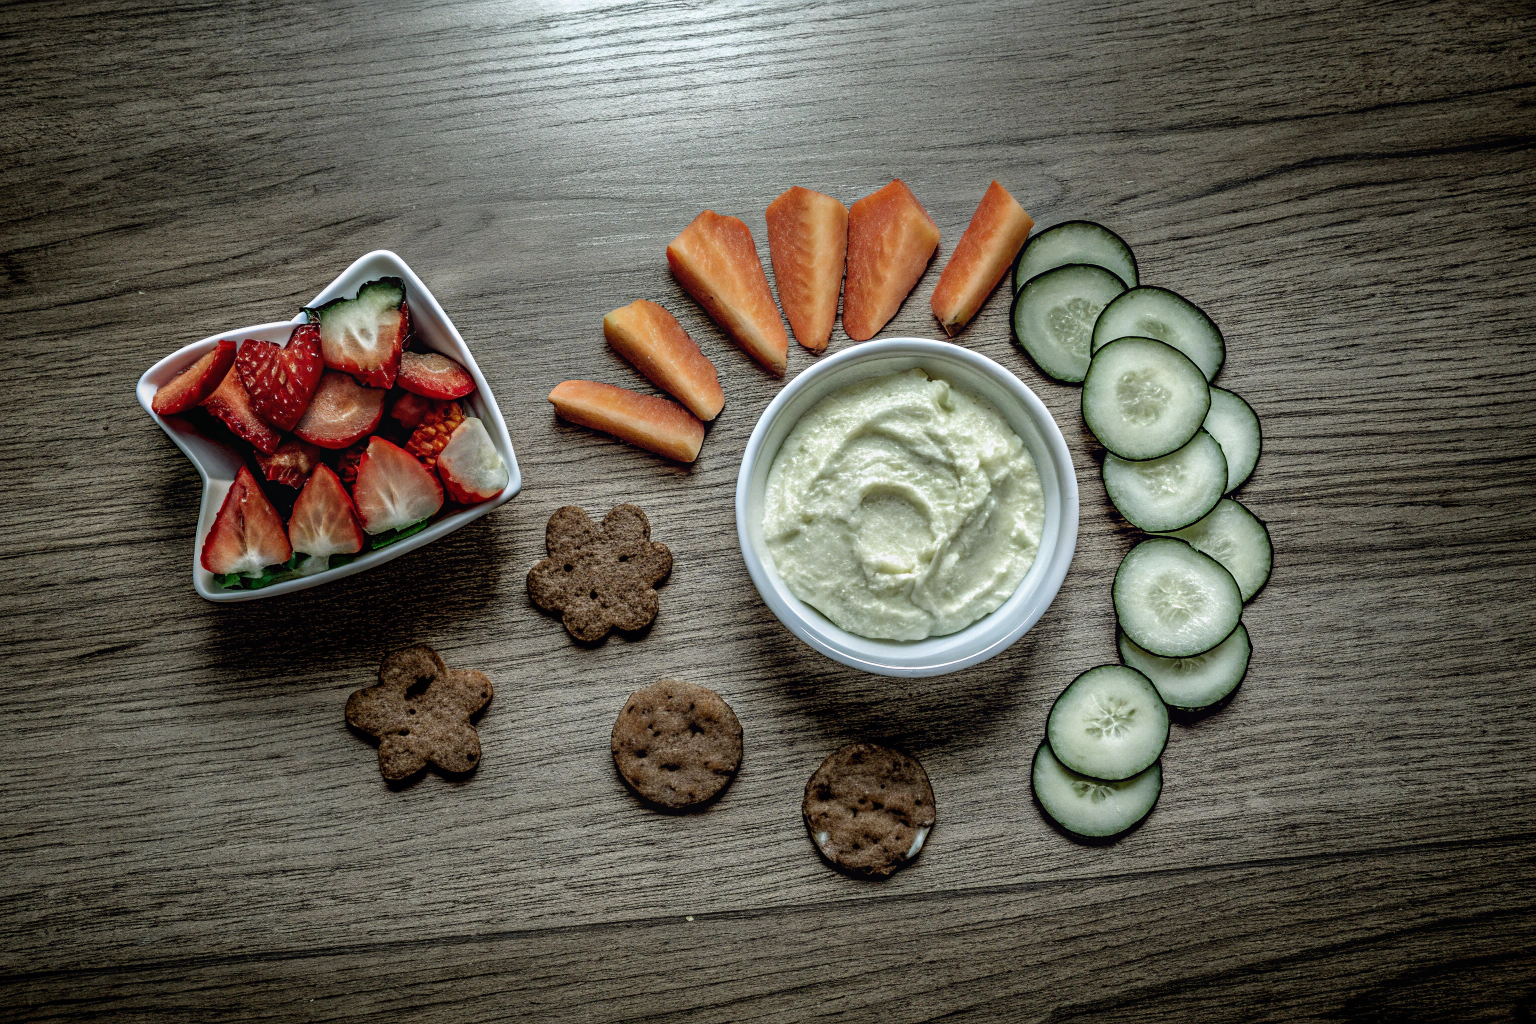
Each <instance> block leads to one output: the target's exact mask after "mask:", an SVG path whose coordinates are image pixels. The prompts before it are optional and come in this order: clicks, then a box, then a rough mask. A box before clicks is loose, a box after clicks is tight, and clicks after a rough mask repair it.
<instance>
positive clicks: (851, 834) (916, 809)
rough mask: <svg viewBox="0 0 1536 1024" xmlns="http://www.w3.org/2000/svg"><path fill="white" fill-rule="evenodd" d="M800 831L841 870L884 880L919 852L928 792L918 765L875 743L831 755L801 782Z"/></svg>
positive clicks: (927, 821)
mask: <svg viewBox="0 0 1536 1024" xmlns="http://www.w3.org/2000/svg"><path fill="white" fill-rule="evenodd" d="M801 813H802V814H804V815H805V827H806V829H807V830H808V831H809V832H810V834H811V841H812V842H813V843H815V844H816V849H818V850H820V851H821V855H822V856H823V857H825V858H826V859H827V860H828V861H830V862H831V863H832V865H833V866H834V867H837V868H839V869H841V870H843V871H847V872H849V873H850V874H855V875H865V876H868V877H871V878H884V877H886V876H887V875H889V874H890V873H891V872H893V871H895V870H896V869H897V868H899V867H901V866H902V865H903V864H905V863H907V862H908V861H909V860H911V859H912V858H913V857H916V856H917V854H918V851H920V850H921V849H922V848H923V843H924V842H925V841H926V840H927V838H928V833H929V831H930V830H931V829H932V828H933V821H934V803H933V787H932V786H930V785H929V784H928V773H927V772H925V771H923V766H922V765H921V764H918V762H917V759H916V758H914V757H909V756H908V755H906V754H903V753H901V752H900V751H898V750H891V749H890V748H889V747H881V746H876V745H875V744H873V743H850V744H849V745H848V746H846V747H843V748H842V749H840V750H836V751H834V752H833V753H832V755H831V756H830V757H828V758H827V759H826V760H825V761H823V762H821V767H820V768H817V769H816V774H814V775H812V776H811V778H810V781H809V782H807V783H806V784H805V802H804V803H803V804H802V805H801Z"/></svg>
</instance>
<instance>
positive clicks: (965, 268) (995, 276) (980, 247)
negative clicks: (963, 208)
mask: <svg viewBox="0 0 1536 1024" xmlns="http://www.w3.org/2000/svg"><path fill="white" fill-rule="evenodd" d="M1034 226H1035V222H1034V221H1033V220H1032V219H1030V216H1029V214H1027V213H1025V212H1024V207H1022V206H1020V205H1019V204H1018V201H1017V200H1016V199H1014V198H1013V196H1011V195H1009V194H1008V190H1007V189H1005V188H1003V186H1001V185H999V184H998V183H997V182H995V181H994V182H993V183H992V184H991V185H988V186H987V192H986V194H985V195H983V196H982V197H981V205H979V206H977V207H976V212H975V213H974V214H972V215H971V223H970V225H969V226H968V227H967V228H966V229H965V234H963V235H961V236H960V244H959V245H957V246H955V251H954V254H953V255H952V256H950V258H949V263H948V264H947V265H946V266H945V267H944V273H942V274H940V275H939V284H938V287H937V288H935V289H934V290H933V300H932V302H931V303H930V305H931V306H932V307H933V315H934V316H936V317H938V318H939V324H940V325H941V326H943V328H944V333H945V334H947V335H949V336H950V337H954V336H955V335H957V334H959V333H960V332H961V331H962V330H964V329H965V325H966V324H968V323H970V322H971V318H972V317H973V316H975V315H976V313H977V311H978V310H980V309H981V305H982V303H984V302H986V301H987V296H988V295H991V294H992V292H993V290H994V289H996V288H997V285H998V282H999V281H1001V280H1002V279H1003V275H1004V274H1006V273H1008V268H1009V267H1011V266H1013V260H1014V257H1016V256H1018V254H1019V250H1020V249H1022V248H1024V240H1025V239H1027V238H1028V237H1029V232H1030V229H1031V228H1033V227H1034Z"/></svg>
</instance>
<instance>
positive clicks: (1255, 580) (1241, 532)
mask: <svg viewBox="0 0 1536 1024" xmlns="http://www.w3.org/2000/svg"><path fill="white" fill-rule="evenodd" d="M1164 532H1165V533H1166V536H1169V537H1177V538H1179V540H1182V541H1184V542H1185V543H1186V544H1188V545H1189V546H1190V547H1192V548H1194V549H1195V550H1196V551H1199V552H1200V553H1201V554H1205V555H1209V556H1210V557H1212V558H1214V559H1216V561H1218V562H1220V563H1221V566H1222V568H1224V569H1226V570H1227V572H1229V573H1231V574H1232V578H1233V579H1234V580H1236V581H1237V587H1238V590H1239V591H1241V592H1242V595H1243V600H1244V601H1247V600H1249V599H1250V598H1252V597H1253V595H1254V594H1257V593H1258V592H1259V590H1260V589H1262V588H1263V586H1264V583H1265V581H1266V580H1268V579H1269V569H1270V565H1271V564H1272V563H1273V561H1274V557H1275V552H1274V548H1273V546H1271V544H1270V542H1269V530H1268V528H1267V527H1265V525H1264V523H1263V522H1262V521H1260V519H1259V517H1258V516H1256V515H1254V514H1253V513H1252V512H1249V511H1248V510H1247V509H1246V508H1244V507H1243V506H1242V505H1241V504H1239V503H1238V502H1235V501H1233V500H1232V499H1231V498H1222V499H1221V501H1219V502H1217V503H1216V507H1215V508H1213V509H1211V511H1210V514H1209V515H1207V516H1205V518H1203V519H1201V520H1200V521H1199V522H1197V523H1195V524H1194V525H1192V526H1186V527H1184V528H1183V529H1182V530H1172V531H1164Z"/></svg>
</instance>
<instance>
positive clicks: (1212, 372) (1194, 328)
mask: <svg viewBox="0 0 1536 1024" xmlns="http://www.w3.org/2000/svg"><path fill="white" fill-rule="evenodd" d="M1116 338H1156V339H1157V340H1158V341H1165V342H1167V343H1168V344H1170V345H1172V346H1173V347H1174V348H1176V349H1178V350H1179V351H1180V352H1183V353H1184V354H1185V355H1186V356H1188V357H1189V358H1190V359H1191V360H1192V361H1193V362H1194V364H1195V365H1196V366H1198V367H1200V372H1201V373H1203V374H1205V379H1206V380H1210V379H1211V378H1212V377H1214V376H1216V371H1217V370H1220V369H1221V364H1222V362H1223V361H1224V360H1225V359H1226V358H1227V344H1226V342H1225V341H1223V340H1222V337H1221V331H1220V329H1218V328H1217V326H1216V324H1215V323H1214V322H1213V321H1212V320H1211V318H1210V317H1208V316H1206V315H1205V311H1204V310H1202V309H1201V308H1200V307H1199V306H1197V305H1195V304H1194V303H1193V302H1190V301H1189V300H1188V299H1186V298H1185V297H1184V296H1182V295H1180V294H1178V293H1177V292H1171V291H1169V290H1168V289H1166V288H1154V287H1152V286H1151V285H1142V286H1141V287H1139V288H1132V289H1131V290H1130V291H1128V292H1125V293H1123V294H1122V295H1120V296H1119V297H1118V298H1116V299H1115V301H1113V302H1111V303H1110V304H1109V305H1108V306H1106V307H1104V312H1103V313H1101V314H1100V315H1099V319H1098V322H1096V323H1095V324H1094V325H1093V351H1094V352H1095V353H1097V352H1098V351H1099V349H1101V348H1103V347H1104V346H1105V345H1108V344H1109V343H1110V342H1112V341H1114V340H1115V339H1116Z"/></svg>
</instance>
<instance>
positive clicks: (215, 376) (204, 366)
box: [149, 341, 235, 416]
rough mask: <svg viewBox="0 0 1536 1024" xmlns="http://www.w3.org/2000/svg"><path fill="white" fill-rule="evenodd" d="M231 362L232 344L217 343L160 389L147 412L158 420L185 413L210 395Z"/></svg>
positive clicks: (221, 380)
mask: <svg viewBox="0 0 1536 1024" xmlns="http://www.w3.org/2000/svg"><path fill="white" fill-rule="evenodd" d="M234 362H235V343H234V342H232V341H221V342H219V343H218V344H217V345H215V346H213V351H212V352H209V353H208V354H207V355H205V356H203V357H202V358H201V359H199V360H198V361H197V362H195V363H193V364H192V365H191V366H189V367H187V368H186V369H185V370H182V371H181V372H180V373H178V374H177V375H176V376H175V377H173V378H171V379H170V380H168V381H166V382H165V383H164V384H162V385H160V388H159V390H157V391H156V392H155V397H154V399H153V400H152V401H151V402H150V403H149V406H150V408H151V409H154V410H155V412H156V414H158V415H160V416H172V415H175V414H176V413H178V412H186V411H187V410H188V409H190V408H192V407H193V406H194V405H197V404H199V403H201V402H202V400H203V399H205V398H207V397H208V396H209V395H211V394H213V391H214V389H215V388H217V387H218V386H219V385H220V384H221V383H223V381H224V375H225V374H226V373H228V372H229V368H230V367H231V366H232V365H234Z"/></svg>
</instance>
